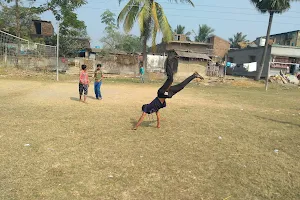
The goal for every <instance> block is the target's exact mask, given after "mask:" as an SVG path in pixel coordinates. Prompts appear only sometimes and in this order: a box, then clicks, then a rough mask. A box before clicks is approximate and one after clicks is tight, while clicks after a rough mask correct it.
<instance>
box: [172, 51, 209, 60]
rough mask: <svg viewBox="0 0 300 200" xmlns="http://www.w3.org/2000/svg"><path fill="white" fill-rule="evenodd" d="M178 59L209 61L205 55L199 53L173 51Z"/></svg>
mask: <svg viewBox="0 0 300 200" xmlns="http://www.w3.org/2000/svg"><path fill="white" fill-rule="evenodd" d="M175 52H176V54H177V55H178V56H179V57H184V58H202V59H205V60H211V59H210V58H209V57H208V56H207V55H205V54H201V53H192V52H184V51H175Z"/></svg>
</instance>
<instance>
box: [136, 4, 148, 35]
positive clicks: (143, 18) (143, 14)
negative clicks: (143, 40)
mask: <svg viewBox="0 0 300 200" xmlns="http://www.w3.org/2000/svg"><path fill="white" fill-rule="evenodd" d="M149 18H150V11H149V6H147V5H144V6H143V7H142V8H141V10H140V12H139V15H138V22H139V27H140V32H141V35H142V33H143V32H145V29H146V26H145V25H146V22H147V20H149Z"/></svg>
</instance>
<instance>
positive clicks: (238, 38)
mask: <svg viewBox="0 0 300 200" xmlns="http://www.w3.org/2000/svg"><path fill="white" fill-rule="evenodd" d="M246 37H247V35H243V33H242V32H238V33H236V34H235V35H233V37H232V38H229V42H230V46H231V47H232V48H238V47H239V43H240V42H246V41H247V39H246Z"/></svg>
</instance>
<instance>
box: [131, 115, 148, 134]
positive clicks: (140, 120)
mask: <svg viewBox="0 0 300 200" xmlns="http://www.w3.org/2000/svg"><path fill="white" fill-rule="evenodd" d="M145 116H146V113H145V112H143V114H142V116H141V117H140V119H139V121H138V123H137V124H136V125H135V127H134V128H133V130H137V128H138V127H139V126H140V125H141V123H142V122H143V121H144V118H145Z"/></svg>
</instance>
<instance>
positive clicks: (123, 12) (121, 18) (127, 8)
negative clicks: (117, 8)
mask: <svg viewBox="0 0 300 200" xmlns="http://www.w3.org/2000/svg"><path fill="white" fill-rule="evenodd" d="M133 2H134V0H130V1H129V2H128V3H127V4H126V5H125V7H124V8H123V9H122V10H121V12H120V14H119V16H118V19H117V24H118V26H119V24H120V23H122V22H123V21H124V19H125V16H126V15H127V13H128V12H129V11H130V9H131V7H132V6H131V5H132V4H133Z"/></svg>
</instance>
